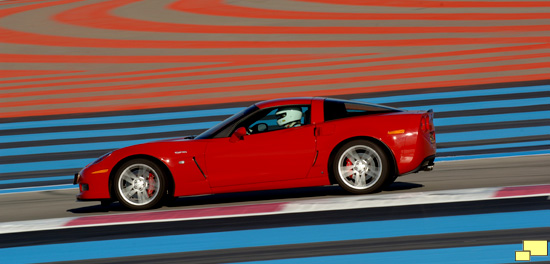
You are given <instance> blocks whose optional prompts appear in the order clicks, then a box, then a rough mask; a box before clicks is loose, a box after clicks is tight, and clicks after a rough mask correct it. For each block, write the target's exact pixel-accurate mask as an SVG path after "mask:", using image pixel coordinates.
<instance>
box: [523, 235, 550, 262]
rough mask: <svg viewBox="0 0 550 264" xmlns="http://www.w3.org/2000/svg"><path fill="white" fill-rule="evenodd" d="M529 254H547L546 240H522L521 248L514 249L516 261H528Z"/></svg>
mask: <svg viewBox="0 0 550 264" xmlns="http://www.w3.org/2000/svg"><path fill="white" fill-rule="evenodd" d="M531 256H548V240H524V241H523V250H522V251H516V261H530V260H531Z"/></svg>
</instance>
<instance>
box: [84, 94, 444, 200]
mask: <svg viewBox="0 0 550 264" xmlns="http://www.w3.org/2000/svg"><path fill="white" fill-rule="evenodd" d="M435 153H436V145H435V128H434V125H433V111H431V110H430V111H405V110H401V109H397V108H392V107H387V106H382V105H375V104H368V103H363V102H356V101H347V100H340V99H331V98H320V97H314V98H288V99H277V100H269V101H264V102H259V103H256V104H254V105H252V106H250V107H248V108H246V109H244V110H242V111H241V112H239V113H237V114H235V115H233V116H231V117H229V118H228V119H226V120H224V121H222V122H220V123H219V124H217V125H216V126H214V127H212V128H210V129H208V130H206V131H205V132H203V133H202V134H200V135H198V136H189V137H182V138H176V139H169V140H161V141H156V142H150V143H145V144H140V145H134V146H129V147H125V148H122V149H118V150H114V151H112V152H109V153H107V154H105V155H103V156H101V157H100V158H98V159H97V160H96V161H94V162H92V163H91V164H89V165H87V166H86V167H85V168H84V169H82V170H81V171H80V172H79V173H77V174H75V177H74V183H75V184H79V188H80V193H79V194H78V195H77V199H78V200H95V201H102V203H109V202H111V201H117V200H118V201H119V202H120V203H121V204H122V205H123V206H125V207H128V208H130V209H136V210H139V209H148V208H152V207H156V206H160V205H161V204H162V201H163V200H164V198H167V197H177V196H189V195H200V194H214V193H226V192H242V191H253V190H267V189H282V188H295V187H306V186H322V185H331V184H338V185H340V186H341V187H342V188H343V189H344V190H346V191H348V192H350V193H353V194H366V193H372V192H376V191H379V190H380V189H381V188H383V187H384V186H387V185H389V184H391V183H393V182H394V181H395V179H396V178H397V177H398V176H400V175H404V174H407V173H412V172H418V171H421V170H425V171H429V170H431V169H433V166H434V158H435Z"/></svg>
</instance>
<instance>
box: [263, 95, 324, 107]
mask: <svg viewBox="0 0 550 264" xmlns="http://www.w3.org/2000/svg"><path fill="white" fill-rule="evenodd" d="M314 99H319V100H324V99H325V98H321V97H291V98H281V99H273V100H267V101H262V102H258V103H256V104H255V105H256V106H257V107H258V108H261V109H263V108H269V107H274V106H280V105H307V104H311V101H313V100H314Z"/></svg>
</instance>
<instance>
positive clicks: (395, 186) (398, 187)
mask: <svg viewBox="0 0 550 264" xmlns="http://www.w3.org/2000/svg"><path fill="white" fill-rule="evenodd" d="M421 187H424V185H422V184H417V183H411V182H394V183H392V184H391V185H390V186H387V187H386V188H384V189H383V191H384V192H394V191H403V190H412V189H416V188H421Z"/></svg>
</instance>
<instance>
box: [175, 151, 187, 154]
mask: <svg viewBox="0 0 550 264" xmlns="http://www.w3.org/2000/svg"><path fill="white" fill-rule="evenodd" d="M185 153H187V150H181V151H176V152H174V154H185Z"/></svg>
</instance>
